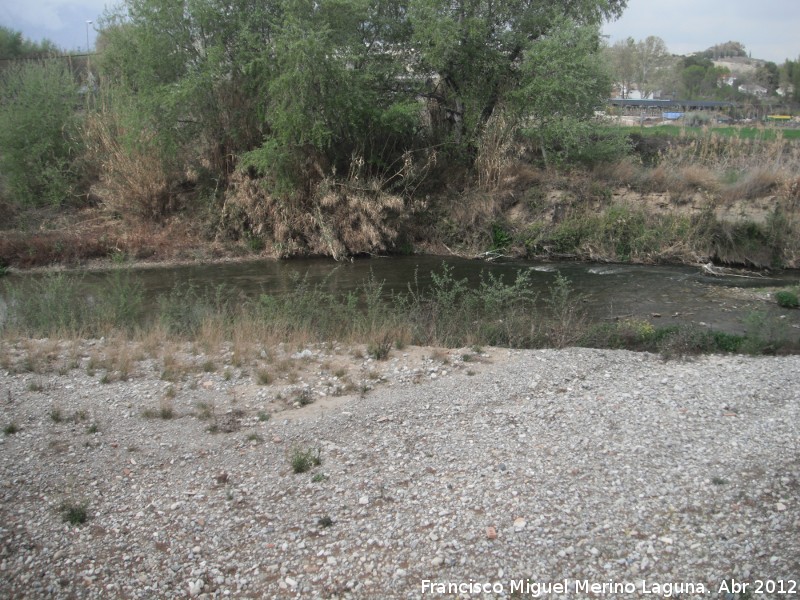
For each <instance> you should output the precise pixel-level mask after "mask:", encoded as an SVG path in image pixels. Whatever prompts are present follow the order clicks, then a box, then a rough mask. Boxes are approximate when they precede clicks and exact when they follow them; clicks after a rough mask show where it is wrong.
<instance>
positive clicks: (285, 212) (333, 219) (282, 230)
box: [221, 159, 410, 260]
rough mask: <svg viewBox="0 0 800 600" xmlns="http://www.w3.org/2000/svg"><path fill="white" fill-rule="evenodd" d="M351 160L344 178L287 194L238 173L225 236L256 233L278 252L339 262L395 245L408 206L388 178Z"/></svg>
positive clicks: (227, 208)
mask: <svg viewBox="0 0 800 600" xmlns="http://www.w3.org/2000/svg"><path fill="white" fill-rule="evenodd" d="M353 162H354V167H353V168H352V169H351V172H350V174H349V175H348V177H347V178H346V179H345V180H339V179H335V178H334V177H326V178H324V179H322V180H321V181H320V182H319V183H318V184H317V185H316V186H315V187H314V189H313V191H312V192H311V193H309V194H305V195H303V194H300V193H296V194H294V195H292V196H288V197H287V196H281V197H278V196H275V195H272V194H270V193H269V192H268V191H267V190H266V189H265V188H264V185H263V182H262V181H260V180H257V179H251V178H250V177H248V176H247V175H246V174H244V173H236V174H234V175H233V176H232V178H231V181H230V185H229V187H228V190H227V193H226V195H225V204H224V206H223V210H222V217H221V220H222V222H223V223H224V225H225V228H226V231H227V234H228V235H230V236H232V237H235V238H246V237H247V236H256V237H257V238H258V239H261V240H263V241H264V242H266V243H268V244H270V245H271V246H272V249H273V251H274V253H275V254H277V255H279V256H291V255H293V254H296V253H298V252H304V253H310V254H315V255H328V256H332V257H333V258H335V259H337V260H338V259H340V258H343V257H345V256H348V255H353V254H361V253H375V252H385V251H387V250H389V249H391V248H393V247H394V245H395V242H396V241H397V239H398V237H399V235H400V233H401V231H402V229H403V226H404V224H405V223H406V221H407V220H408V217H409V212H410V211H409V210H408V208H409V207H408V206H406V203H405V201H404V200H403V198H402V197H400V196H399V195H395V194H390V193H388V192H386V191H385V190H384V182H381V181H379V180H374V179H363V178H362V177H361V176H360V175H359V171H360V169H359V164H360V163H359V161H358V159H354V161H353ZM243 224H249V228H248V227H246V226H244V225H243Z"/></svg>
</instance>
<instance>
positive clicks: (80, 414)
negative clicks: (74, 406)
mask: <svg viewBox="0 0 800 600" xmlns="http://www.w3.org/2000/svg"><path fill="white" fill-rule="evenodd" d="M88 418H89V413H88V412H86V411H85V410H84V409H82V408H81V409H78V410H76V411H75V412H74V413H72V417H71V420H72V422H73V423H81V422H83V421H86V420H87V419H88Z"/></svg>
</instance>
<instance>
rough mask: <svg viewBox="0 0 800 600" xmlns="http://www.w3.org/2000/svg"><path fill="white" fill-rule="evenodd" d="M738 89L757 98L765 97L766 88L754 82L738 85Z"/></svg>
mask: <svg viewBox="0 0 800 600" xmlns="http://www.w3.org/2000/svg"><path fill="white" fill-rule="evenodd" d="M739 91H740V92H741V93H743V94H748V95H750V96H755V97H757V98H765V97H766V95H767V88H765V87H762V86H760V85H757V84H755V83H745V84H744V85H740V86H739Z"/></svg>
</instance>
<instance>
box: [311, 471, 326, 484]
mask: <svg viewBox="0 0 800 600" xmlns="http://www.w3.org/2000/svg"><path fill="white" fill-rule="evenodd" d="M327 479H328V476H327V475H325V473H314V476H313V477H312V478H311V481H312V482H313V483H322V482H323V481H326V480H327Z"/></svg>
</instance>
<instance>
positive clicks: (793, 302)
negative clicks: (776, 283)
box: [775, 290, 800, 308]
mask: <svg viewBox="0 0 800 600" xmlns="http://www.w3.org/2000/svg"><path fill="white" fill-rule="evenodd" d="M775 300H776V301H777V302H778V306H781V307H783V308H798V307H800V299H798V298H797V294H795V293H794V292H790V291H789V290H781V291H780V292H777V293H776V294H775Z"/></svg>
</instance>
